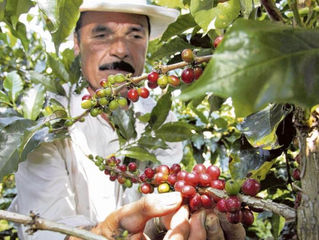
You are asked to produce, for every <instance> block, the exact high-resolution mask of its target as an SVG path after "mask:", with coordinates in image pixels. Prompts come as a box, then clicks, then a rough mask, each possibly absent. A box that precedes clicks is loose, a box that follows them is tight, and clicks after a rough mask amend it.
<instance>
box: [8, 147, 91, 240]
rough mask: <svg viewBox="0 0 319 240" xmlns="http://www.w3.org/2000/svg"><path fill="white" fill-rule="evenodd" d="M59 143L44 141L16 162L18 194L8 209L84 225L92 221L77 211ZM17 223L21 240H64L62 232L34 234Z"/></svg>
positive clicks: (67, 223) (70, 223)
mask: <svg viewBox="0 0 319 240" xmlns="http://www.w3.org/2000/svg"><path fill="white" fill-rule="evenodd" d="M61 147H62V145H61V144H60V145H59V143H57V142H55V143H43V144H42V145H41V146H40V148H38V149H36V150H35V151H33V152H32V153H30V154H29V155H28V158H27V160H26V161H24V162H22V163H20V164H19V167H18V171H17V172H16V174H15V178H16V188H17V192H18V194H17V197H16V199H15V201H14V202H13V204H12V206H11V210H13V211H16V212H18V213H21V214H25V215H29V214H30V211H32V212H34V213H35V214H39V215H40V217H41V218H44V219H48V220H51V221H55V222H58V223H64V224H66V225H69V226H87V225H93V223H92V222H91V221H90V220H89V219H88V218H86V217H84V216H83V215H77V214H76V202H75V196H74V190H73V188H72V185H71V183H70V179H69V173H68V170H67V169H66V165H65V161H64V159H63V157H65V156H63V154H61V152H60V150H61ZM25 230H26V228H25V227H24V226H20V227H19V229H18V231H19V237H20V239H28V240H29V239H46V240H51V239H52V240H53V239H55V240H59V239H64V238H65V235H63V234H59V233H54V232H50V231H37V232H36V233H34V234H33V235H28V234H26V233H25Z"/></svg>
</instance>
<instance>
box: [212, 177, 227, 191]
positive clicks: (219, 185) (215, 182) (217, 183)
mask: <svg viewBox="0 0 319 240" xmlns="http://www.w3.org/2000/svg"><path fill="white" fill-rule="evenodd" d="M210 186H211V187H212V188H216V189H219V190H224V188H225V181H224V180H221V179H216V180H213V181H211V182H210Z"/></svg>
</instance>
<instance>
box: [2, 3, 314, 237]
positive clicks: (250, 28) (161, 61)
mask: <svg viewBox="0 0 319 240" xmlns="http://www.w3.org/2000/svg"><path fill="white" fill-rule="evenodd" d="M81 2H82V1H81V0H74V1H47V0H44V1H34V0H3V1H0V62H1V65H0V131H1V135H0V176H1V179H2V181H1V189H0V197H1V209H3V210H5V209H7V207H8V206H9V204H10V202H11V200H12V199H13V197H14V196H15V194H16V193H15V188H14V176H13V175H12V174H13V173H14V172H15V171H16V170H17V167H18V164H19V163H20V162H22V161H24V160H25V159H26V156H27V154H28V153H29V152H31V151H33V150H34V149H35V148H37V147H38V146H40V144H41V143H44V142H52V141H55V140H58V139H63V138H66V137H68V131H67V130H68V128H69V127H71V126H72V125H73V124H81V122H83V121H85V118H86V117H87V115H91V116H93V117H97V116H98V115H100V114H102V115H103V114H108V115H109V116H110V121H111V124H112V126H114V129H115V130H116V132H117V134H118V137H119V142H120V149H118V151H117V152H115V153H114V155H112V156H92V155H89V156H88V161H93V162H94V164H96V165H97V167H98V168H99V169H100V170H101V171H104V173H105V174H107V175H108V176H109V177H110V180H111V181H118V182H119V183H120V184H122V185H123V187H124V188H130V187H132V186H133V185H134V184H137V185H138V186H139V187H138V188H139V191H140V192H141V193H143V194H149V193H151V192H158V193H159V194H161V193H165V192H168V191H180V192H181V193H182V195H183V198H184V202H185V204H188V205H189V206H190V209H191V211H192V212H195V211H197V210H198V209H201V208H215V209H216V210H217V211H220V212H223V213H224V214H225V215H226V217H227V219H228V221H229V222H231V223H238V222H241V223H243V225H244V226H245V227H246V232H247V239H266V238H274V239H301V240H304V239H307V240H308V239H309V240H317V239H318V238H319V224H318V219H319V198H318V192H319V180H318V178H317V175H318V171H319V159H318V154H317V153H318V151H319V147H318V136H319V130H318V126H319V125H318V121H319V107H318V103H319V99H318V92H319V72H318V71H319V68H318V62H319V33H318V24H319V22H318V16H319V12H318V11H319V2H318V0H226V1H225V0H223V1H220V0H218V1H217V0H206V1H199V0H174V1H169V2H168V1H164V0H157V1H154V2H155V3H154V4H158V5H162V6H168V7H173V8H176V9H179V10H181V12H182V13H183V14H181V15H180V16H179V18H178V19H177V20H176V22H174V23H172V24H171V25H170V26H169V27H168V29H167V30H166V32H165V33H164V34H163V36H162V37H161V38H160V39H156V40H153V41H151V42H150V43H149V48H148V53H147V61H146V65H145V74H143V75H142V76H131V75H122V74H116V75H112V76H109V77H108V78H107V79H103V80H102V81H101V82H100V88H99V89H98V90H96V92H95V93H94V94H92V95H85V96H82V103H81V107H82V108H83V114H81V115H80V116H72V115H71V114H70V112H69V109H68V108H67V107H65V106H64V105H63V104H61V103H60V102H59V100H58V99H59V98H58V97H59V96H63V97H65V98H69V96H70V93H68V92H66V91H65V89H64V88H63V84H69V85H70V86H73V88H71V89H74V91H76V92H77V93H80V92H81V89H83V88H84V87H86V86H87V85H86V82H85V81H84V80H82V78H81V72H80V68H79V58H78V57H75V56H74V54H73V50H72V49H70V48H68V45H66V44H65V41H66V40H67V38H68V36H69V35H70V34H71V32H72V30H73V29H74V26H75V24H76V21H77V19H78V16H79V12H78V8H79V6H80V4H81ZM58 9H59V10H58ZM61 19H63V20H61ZM35 28H36V30H35ZM39 28H40V29H41V31H40V30H38V29H39ZM41 32H43V34H40V33H41ZM49 35H50V36H51V39H50V40H49V42H52V43H53V45H52V46H53V47H54V48H52V49H53V50H52V49H50V48H49V46H48V44H49V42H48V40H45V38H47V36H49ZM44 36H46V37H45V38H44ZM123 88H127V89H128V94H127V98H124V97H122V96H121V94H120V91H121V89H123ZM149 97H152V98H154V99H155V100H156V102H157V104H156V106H155V107H154V108H153V110H152V111H151V112H150V113H147V114H144V115H141V116H135V115H134V111H133V108H134V104H133V103H134V102H137V101H140V100H141V99H143V98H149ZM169 111H173V112H174V113H175V115H176V116H177V121H175V122H165V119H166V117H167V115H168V113H169ZM137 119H138V120H139V121H141V122H143V123H144V124H145V126H146V127H145V130H144V132H142V133H141V134H140V135H139V136H138V135H137V133H136V130H135V121H136V120H137ZM168 142H183V149H184V152H183V158H182V161H181V162H180V163H179V164H175V165H172V166H166V165H163V164H161V163H160V162H159V161H158V159H157V158H156V155H155V154H154V151H155V150H158V149H165V148H167V143H168ZM120 159H121V160H120ZM141 162H147V163H149V162H150V163H152V164H150V167H147V168H145V169H140V168H139V165H140V163H141ZM0 226H1V231H2V232H1V233H0V234H1V237H3V238H5V237H7V238H8V239H15V238H16V232H15V230H14V228H13V227H12V225H11V223H8V222H6V221H3V222H1V225H0Z"/></svg>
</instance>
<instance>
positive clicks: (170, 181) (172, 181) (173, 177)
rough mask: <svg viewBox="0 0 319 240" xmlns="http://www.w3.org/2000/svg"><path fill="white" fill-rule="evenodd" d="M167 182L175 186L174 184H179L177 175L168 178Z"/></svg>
mask: <svg viewBox="0 0 319 240" xmlns="http://www.w3.org/2000/svg"><path fill="white" fill-rule="evenodd" d="M167 182H168V183H169V184H170V185H171V186H174V184H175V183H176V182H177V175H176V174H171V175H169V176H168V177H167Z"/></svg>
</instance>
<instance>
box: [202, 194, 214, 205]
mask: <svg viewBox="0 0 319 240" xmlns="http://www.w3.org/2000/svg"><path fill="white" fill-rule="evenodd" d="M200 198H201V201H202V206H203V207H204V208H207V209H210V208H212V207H213V201H212V199H211V198H210V196H209V195H208V194H205V193H204V194H202V195H201V196H200Z"/></svg>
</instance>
